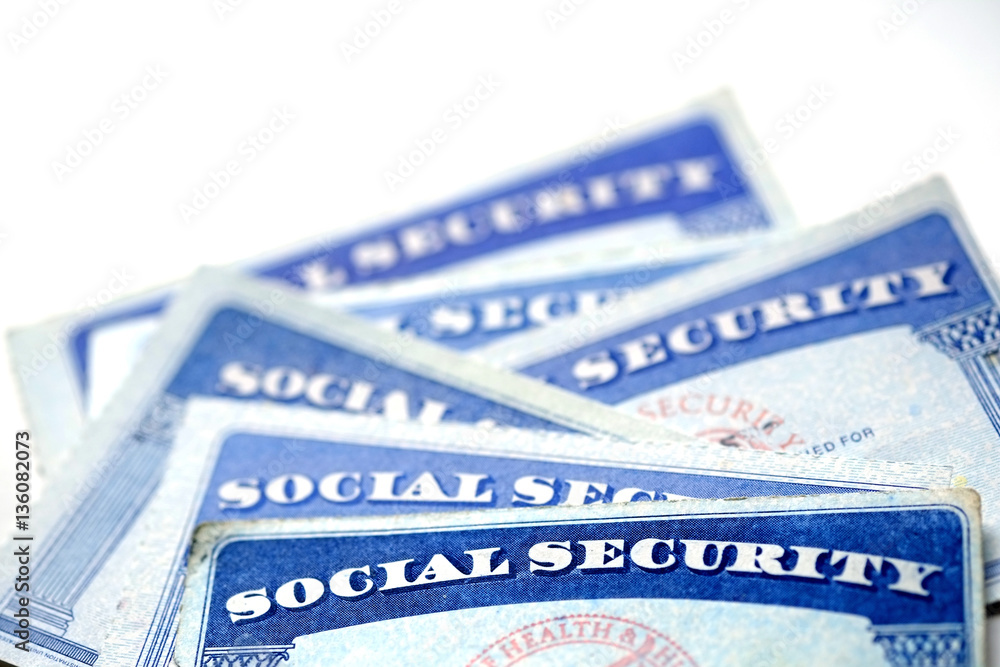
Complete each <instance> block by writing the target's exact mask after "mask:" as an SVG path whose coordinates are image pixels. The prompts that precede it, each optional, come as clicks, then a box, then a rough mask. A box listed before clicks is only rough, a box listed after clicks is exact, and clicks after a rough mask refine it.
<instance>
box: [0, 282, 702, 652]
mask: <svg viewBox="0 0 1000 667" xmlns="http://www.w3.org/2000/svg"><path fill="white" fill-rule="evenodd" d="M194 396H226V397H231V398H242V399H254V400H261V399H270V400H274V401H278V402H283V403H295V404H302V405H311V406H315V407H318V408H322V409H327V410H345V411H350V412H356V413H363V414H371V415H377V416H380V417H385V418H387V419H390V420H395V421H407V420H413V421H418V422H421V423H426V424H433V423H437V422H439V421H448V420H452V421H459V422H468V423H478V424H484V425H490V424H506V425H512V426H519V427H525V428H539V429H551V430H561V431H576V432H585V433H593V434H599V435H603V436H608V437H616V438H627V439H631V440H644V439H656V440H659V441H661V442H663V443H665V444H666V443H669V442H672V441H685V440H687V437H686V436H677V435H675V434H672V433H671V432H669V431H667V430H665V429H663V428H662V427H659V426H656V425H652V424H646V423H643V422H641V421H640V420H636V419H634V418H631V417H627V416H624V415H621V414H620V413H617V412H616V411H614V410H612V409H610V408H606V407H605V406H602V405H600V404H593V403H592V402H591V401H587V400H586V399H580V398H578V397H576V396H573V395H572V394H570V393H568V392H562V391H558V390H553V389H552V388H550V387H547V386H546V385H544V384H543V383H539V382H536V381H534V380H531V379H529V378H524V377H522V376H518V375H516V374H514V373H510V372H505V371H496V370H493V369H490V368H489V367H486V366H483V365H479V364H476V363H474V362H470V361H469V360H467V359H465V358H464V357H462V356H460V355H459V354H458V353H455V352H451V351H449V350H447V349H442V348H438V347H437V346H433V345H430V344H427V343H424V342H423V341H418V340H415V339H413V337H412V336H406V335H398V334H391V333H385V332H382V331H379V330H378V329H375V328H374V327H372V326H371V325H369V324H367V323H365V322H363V321H360V320H356V319H354V318H351V317H349V316H346V315H342V314H339V313H333V312H331V311H328V310H324V309H321V308H317V307H316V306H314V305H311V304H309V303H307V302H305V301H303V300H301V299H298V298H296V297H294V296H292V295H290V294H289V293H287V292H285V291H283V290H281V289H279V288H277V287H275V286H273V285H271V284H267V283H261V282H258V281H255V280H253V279H250V278H246V277H243V276H239V275H236V274H233V273H230V272H227V271H219V270H205V271H202V272H200V273H199V274H198V275H197V276H196V277H195V278H194V279H193V280H192V282H191V283H190V285H189V288H188V290H186V291H185V292H184V293H183V294H182V295H181V296H180V297H179V298H178V299H177V300H176V301H175V303H174V305H173V306H172V308H171V311H170V314H169V315H168V317H167V320H166V321H165V323H164V326H163V327H161V329H160V330H159V332H158V333H157V334H156V337H155V338H154V340H153V341H151V342H150V345H149V347H148V349H147V353H146V354H145V355H144V356H143V360H142V362H141V364H140V366H139V368H137V369H136V371H135V373H134V374H133V375H132V377H131V378H130V380H129V381H128V382H127V383H126V384H125V386H124V387H123V388H122V390H121V392H120V394H119V397H118V399H117V400H115V401H114V402H113V403H112V406H111V407H110V408H109V410H108V411H107V412H106V413H105V414H104V416H103V417H102V418H101V419H100V420H98V421H97V422H96V423H94V424H93V428H92V429H91V430H89V431H88V432H87V434H86V435H85V437H84V441H83V445H82V447H81V449H80V450H79V451H78V452H76V454H75V456H74V459H73V463H72V466H64V467H63V468H62V469H60V470H56V471H52V472H53V478H52V479H51V481H50V482H49V488H52V489H58V493H57V494H53V495H52V497H51V499H49V501H48V502H46V503H42V504H41V505H40V506H39V507H38V508H37V511H36V512H35V514H36V518H35V520H34V522H33V526H32V527H33V529H34V530H35V531H36V533H35V534H36V535H38V536H39V537H37V538H36V540H35V542H34V546H33V548H34V549H35V550H36V551H35V553H36V556H35V558H36V560H35V561H33V568H32V573H31V574H32V584H33V585H32V605H33V606H34V608H35V609H37V610H42V611H41V612H36V615H35V617H34V618H33V624H32V642H33V643H34V645H35V646H37V647H38V651H37V653H36V655H37V656H38V657H37V662H28V661H25V656H24V655H23V654H21V652H19V651H16V650H15V649H13V644H14V642H15V641H16V639H17V637H16V635H14V634H12V633H13V632H16V630H17V628H18V626H17V623H16V621H15V619H14V618H13V617H12V616H11V614H12V613H13V611H15V610H16V609H18V605H17V604H16V596H14V595H13V591H11V593H8V594H7V595H5V597H4V600H3V611H2V612H0V613H2V615H0V657H2V658H3V659H8V660H13V661H14V662H16V663H17V664H19V665H28V664H56V662H58V661H59V660H63V659H73V660H77V661H80V662H83V663H85V664H93V663H94V662H95V661H96V660H97V659H98V657H99V651H98V650H97V649H98V647H99V646H100V643H101V641H102V640H103V638H104V636H105V634H106V633H107V632H108V631H109V630H110V629H111V625H110V624H111V623H112V621H116V620H118V619H116V617H117V613H116V611H115V608H116V604H117V602H118V599H119V596H120V591H121V585H122V581H121V576H120V573H121V572H122V571H123V570H124V569H125V568H126V566H127V565H128V563H129V562H130V561H131V558H132V549H133V548H134V546H135V541H136V540H137V539H138V538H137V537H136V535H135V533H133V532H132V530H131V529H132V527H133V526H134V524H135V522H136V520H137V519H138V517H139V516H141V514H142V512H143V509H144V507H145V506H146V503H147V502H148V500H149V497H150V495H151V494H152V493H153V492H154V490H155V489H156V487H157V485H158V483H159V481H160V479H161V476H162V473H163V470H164V466H165V464H166V458H167V456H168V455H169V453H170V450H171V448H172V447H173V445H174V437H175V431H176V428H177V425H178V423H179V420H180V416H181V414H182V412H183V409H184V405H185V402H186V401H187V400H188V399H189V398H191V397H194ZM10 566H11V565H10V563H9V562H8V563H7V564H6V567H8V568H9V567H10ZM7 581H13V575H11V578H9V579H7ZM15 658H16V659H15ZM32 660H36V658H32Z"/></svg>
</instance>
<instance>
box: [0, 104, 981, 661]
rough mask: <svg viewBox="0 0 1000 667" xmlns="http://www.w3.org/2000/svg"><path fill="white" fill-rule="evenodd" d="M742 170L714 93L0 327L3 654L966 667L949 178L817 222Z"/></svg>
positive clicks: (971, 306)
mask: <svg viewBox="0 0 1000 667" xmlns="http://www.w3.org/2000/svg"><path fill="white" fill-rule="evenodd" d="M754 148H755V143H754V141H753V139H752V137H751V136H750V135H749V133H748V132H747V131H746V129H745V128H744V126H743V123H742V121H741V119H740V117H739V114H738V113H737V111H736V109H735V106H734V104H733V102H732V100H731V99H730V98H729V97H728V96H726V95H718V96H715V97H712V98H710V99H706V100H703V101H702V102H699V103H697V104H693V105H692V106H690V107H689V108H686V109H683V110H680V111H678V112H676V113H674V114H672V115H669V116H666V117H664V118H661V119H657V120H656V121H655V122H651V123H648V124H645V125H642V126H638V127H635V128H632V129H631V130H630V131H629V132H627V133H625V134H623V135H622V136H620V137H619V138H617V139H616V140H614V141H613V142H606V141H604V140H600V141H594V142H587V143H584V144H582V145H581V146H580V147H578V148H577V149H574V150H571V151H568V152H567V153H565V154H563V155H559V156H555V157H554V158H551V159H549V160H547V161H545V162H543V163H540V164H536V165H534V166H531V167H529V168H525V169H523V170H522V171H521V172H520V173H519V175H518V176H517V177H515V178H507V179H505V180H503V181H501V182H497V183H493V184H489V185H486V186H485V187H483V188H481V189H480V190H478V191H477V192H475V193H472V194H466V195H461V196H458V197H456V198H455V199H453V200H452V201H448V202H444V203H442V204H441V205H439V206H437V207H435V208H431V209H426V210H421V211H416V212H414V213H413V214H412V215H408V216H406V217H404V218H400V219H394V220H389V221H385V222H383V223H380V224H379V225H376V226H373V227H371V228H369V229H367V230H366V231H363V232H362V233H359V234H356V235H353V236H339V237H338V236H329V237H325V238H322V239H317V240H313V241H309V242H306V243H303V244H300V245H299V246H297V247H295V248H293V249H292V250H287V251H284V252H281V253H277V254H272V255H270V256H268V257H265V258H262V259H257V260H252V261H248V262H247V263H245V264H242V265H240V266H236V267H224V268H209V269H203V270H201V271H199V272H198V273H197V274H196V275H194V276H191V277H189V278H188V279H186V280H185V281H183V282H181V283H178V284H176V285H171V286H169V287H167V288H164V289H161V290H158V291H156V292H154V293H147V294H139V295H136V296H132V297H128V298H126V299H121V300H118V301H115V302H114V303H113V304H111V305H109V306H108V307H106V308H104V309H103V310H100V311H97V312H91V313H85V314H77V315H74V316H68V317H61V318H57V319H54V320H52V321H50V322H47V323H44V324H41V325H38V326H35V327H31V328H27V329H23V330H18V331H14V332H11V334H10V339H9V340H10V349H11V353H12V361H13V372H14V373H15V374H16V376H17V378H18V381H19V383H20V387H21V390H22V392H23V398H24V402H25V405H26V406H27V410H28V413H29V418H30V420H31V425H32V432H31V437H32V442H33V443H37V447H38V448H39V451H40V453H41V455H40V457H39V458H38V459H37V460H38V461H39V463H40V464H41V465H42V467H43V474H44V475H45V477H46V489H47V493H46V494H45V497H44V498H42V500H41V502H40V503H39V506H38V507H37V508H36V511H35V512H34V514H35V515H36V518H35V520H34V522H33V527H34V529H35V531H36V535H34V536H33V541H32V542H31V546H30V549H31V563H32V566H31V571H30V581H29V588H30V590H29V589H25V590H14V588H13V584H11V588H10V589H9V590H7V591H6V592H5V594H4V597H3V600H2V608H0V609H2V611H0V659H2V660H5V661H7V662H10V663H13V664H16V665H21V666H25V667H34V666H43V665H44V666H52V667H54V666H56V665H60V666H62V665H101V666H103V665H127V666H130V667H153V666H166V665H172V664H176V665H179V666H181V667H234V666H238V667H258V666H259V667H276V666H277V665H284V664H288V665H324V666H325V665H334V664H338V665H382V664H393V665H396V664H399V665H455V666H468V667H472V666H476V667H498V666H501V665H503V666H506V665H542V664H544V665H663V666H667V665H669V666H681V665H736V664H745V665H771V664H809V665H814V664H836V665H879V664H884V665H980V664H983V663H984V661H985V659H986V658H985V655H986V649H985V616H986V608H987V605H989V604H991V603H995V602H997V601H998V600H1000V475H998V474H997V473H998V461H1000V456H998V454H1000V361H998V360H1000V302H998V299H1000V290H998V286H997V281H996V279H995V276H994V274H993V272H992V270H991V269H990V267H989V265H988V264H987V263H986V261H985V260H984V258H983V255H982V253H981V251H980V250H979V248H978V247H977V245H976V242H975V240H974V239H973V237H972V236H971V234H970V232H969V229H968V227H967V225H966V223H965V221H964V220H963V219H962V216H961V214H960V212H959V210H958V207H957V205H956V203H955V201H954V199H953V198H952V196H951V194H950V192H949V190H948V188H947V186H946V185H945V184H944V183H943V182H942V181H941V180H938V179H933V180H930V181H928V182H926V183H923V184H918V185H916V186H915V187H913V188H912V189H910V190H907V191H895V192H893V193H892V201H891V202H886V201H883V202H881V203H880V205H879V206H878V207H871V208H868V209H865V211H864V212H863V213H861V214H855V215H851V216H848V217H846V218H845V219H843V220H842V221H839V222H835V223H833V224H829V225H825V226H809V227H804V228H802V229H801V230H798V229H796V228H795V227H794V225H792V224H791V223H790V218H789V214H788V212H787V208H786V206H785V204H784V201H783V199H782V197H781V194H780V193H779V191H778V190H777V189H776V187H775V184H774V182H773V180H772V179H771V178H770V176H769V175H768V173H767V166H766V165H763V166H762V165H760V164H759V163H758V162H756V161H754V160H753V159H752V158H751V155H752V154H753V153H754ZM13 548H14V547H13V546H12V547H11V549H13ZM2 562H3V565H4V566H5V567H8V568H11V567H16V565H14V566H11V565H10V563H11V562H12V560H11V559H4V560H3V561H2ZM4 576H6V577H8V578H7V579H4V580H3V581H6V582H13V581H15V578H16V576H17V572H16V570H15V569H9V570H8V571H6V572H5V574H4ZM25 610H27V611H25Z"/></svg>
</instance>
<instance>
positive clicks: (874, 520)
mask: <svg viewBox="0 0 1000 667" xmlns="http://www.w3.org/2000/svg"><path fill="white" fill-rule="evenodd" d="M977 500H978V499H977V496H976V494H975V493H973V492H972V491H969V490H950V491H922V492H898V493H896V492H894V493H886V494H844V495H836V496H810V497H796V498H753V499H746V500H737V501H717V500H716V501H703V500H697V501H695V500H691V501H678V502H656V503H633V504H617V505H600V506H587V507H572V508H571V507H552V508H540V509H539V508H535V509H527V510H525V509H511V510H494V511H490V512H458V513H452V514H432V515H411V516H394V517H386V518H382V519H367V518H366V519H299V520H284V521H282V520H264V521H255V522H230V523H216V524H206V525H204V526H202V527H201V528H200V530H199V531H198V533H197V535H196V538H195V542H194V546H193V548H192V554H191V566H190V578H189V582H188V587H187V590H186V591H185V595H184V602H183V606H182V611H181V628H180V632H179V635H178V648H177V664H178V665H180V666H181V667H204V666H213V667H214V666H217V665H226V664H232V663H233V662H236V661H241V660H246V661H247V662H241V663H240V664H252V665H272V664H277V663H279V662H280V661H282V660H283V659H285V658H287V660H288V664H289V665H321V664H322V665H330V664H357V665H362V664H364V665H374V664H406V665H417V664H421V665H425V664H426V665H456V666H466V667H468V666H475V667H499V666H504V667H506V666H508V665H543V664H544V665H551V664H558V665H634V664H640V665H675V666H688V665H706V666H707V665H758V664H766V665H774V664H795V665H805V664H824V665H865V666H871V665H894V666H903V665H981V664H983V662H984V660H985V651H984V625H985V623H984V618H983V616H984V610H983V599H982V589H981V585H982V558H981V552H980V548H981V543H980V532H979V521H978V502H977ZM227 661H228V662H227ZM282 664H283V663H282Z"/></svg>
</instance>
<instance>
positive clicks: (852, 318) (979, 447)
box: [482, 180, 1000, 602]
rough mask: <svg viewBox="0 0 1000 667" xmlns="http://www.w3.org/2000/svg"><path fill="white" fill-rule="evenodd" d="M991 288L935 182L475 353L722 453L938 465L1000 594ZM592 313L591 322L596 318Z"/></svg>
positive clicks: (999, 346)
mask: <svg viewBox="0 0 1000 667" xmlns="http://www.w3.org/2000/svg"><path fill="white" fill-rule="evenodd" d="M998 294H1000V291H998V289H997V284H996V280H995V277H994V274H993V272H992V270H991V268H990V266H989V264H988V263H987V262H986V261H985V260H984V258H983V256H982V254H981V252H980V250H979V248H978V247H977V245H976V243H975V241H974V239H973V238H972V236H971V234H970V232H969V230H968V227H967V226H966V223H965V222H964V220H963V218H962V216H961V214H960V213H959V211H958V209H957V206H956V204H955V202H954V199H953V198H952V197H951V194H950V192H949V190H948V188H947V186H946V185H945V184H944V182H943V181H940V180H932V181H930V182H929V183H927V184H926V185H923V186H920V187H917V188H915V189H913V190H911V191H909V192H906V193H900V194H899V195H898V198H897V201H896V202H895V204H894V205H893V206H891V207H889V208H885V207H881V208H878V207H872V208H869V209H866V210H865V211H864V212H862V213H861V214H859V215H856V216H851V217H849V218H847V219H845V220H843V221H841V222H838V223H836V224H833V225H831V226H827V227H825V228H816V229H813V230H809V231H805V232H802V236H801V239H800V240H797V241H793V242H791V243H790V244H788V245H785V246H779V247H772V248H769V249H765V250H763V251H761V252H759V253H757V254H755V255H754V256H752V257H740V258H737V259H734V260H732V261H731V262H727V263H726V264H725V265H716V266H715V267H713V268H711V269H708V270H706V271H705V272H703V273H696V274H691V275H690V278H685V279H681V280H678V281H668V282H666V283H663V284H662V285H660V286H656V287H652V288H650V289H649V290H648V291H647V292H645V293H643V294H641V295H639V294H637V296H636V298H635V299H634V300H631V301H630V302H629V303H628V304H624V303H622V304H621V307H620V308H619V309H618V310H617V311H616V313H615V316H614V318H609V317H603V319H604V321H603V322H599V321H598V318H597V317H588V316H585V317H581V318H579V319H574V320H567V321H566V322H565V323H564V325H563V324H560V325H556V326H553V327H551V328H548V329H542V330H539V331H538V332H537V333H527V334H524V335H523V336H516V337H510V338H507V339H505V340H504V341H502V342H500V343H499V344H497V345H496V346H493V347H490V348H487V349H485V350H483V351H482V355H483V356H484V357H486V358H492V359H496V360H503V361H504V362H505V363H507V364H509V365H511V366H513V367H516V368H518V369H520V370H522V371H523V372H524V373H526V374H527V375H531V376H533V377H537V378H544V379H545V380H547V381H548V382H549V383H551V384H553V385H555V386H558V387H561V388H563V389H566V390H568V391H572V392H575V393H577V394H578V395H580V396H586V397H589V398H592V399H595V400H597V401H600V402H602V403H607V404H611V405H614V406H616V407H618V408H619V409H620V410H622V411H623V412H624V413H626V414H630V415H634V416H640V417H644V418H646V419H648V420H650V421H651V422H654V423H659V424H664V425H666V426H669V427H670V428H672V429H677V430H680V431H683V432H686V433H689V434H692V435H696V436H698V437H700V438H705V439H710V440H714V441H716V442H718V443H721V444H722V445H728V446H732V447H747V448H756V449H771V450H779V451H788V452H808V453H810V454H815V455H838V456H868V457H873V458H886V459H891V460H901V461H909V460H913V461H929V462H938V463H944V464H948V465H953V466H954V467H955V472H956V478H955V483H956V484H958V485H966V484H967V485H969V486H971V487H973V488H975V489H976V490H978V491H979V493H980V495H981V496H982V499H983V522H984V533H985V536H986V537H985V540H986V581H987V585H988V586H989V591H988V594H987V597H988V599H989V600H990V601H991V602H992V601H995V600H997V599H1000V475H998V472H1000V469H998V461H1000V436H998V430H1000V371H998V368H1000V366H998V365H997V352H998V350H1000V335H998V332H1000V310H998V301H997V298H998ZM598 315H599V316H601V314H600V313H598Z"/></svg>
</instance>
